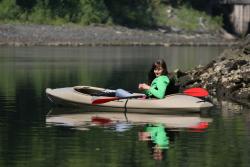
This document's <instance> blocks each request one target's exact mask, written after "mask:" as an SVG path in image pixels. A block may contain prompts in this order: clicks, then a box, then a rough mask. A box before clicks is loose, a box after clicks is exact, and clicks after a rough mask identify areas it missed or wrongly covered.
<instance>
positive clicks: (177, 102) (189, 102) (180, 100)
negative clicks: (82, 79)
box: [46, 86, 213, 113]
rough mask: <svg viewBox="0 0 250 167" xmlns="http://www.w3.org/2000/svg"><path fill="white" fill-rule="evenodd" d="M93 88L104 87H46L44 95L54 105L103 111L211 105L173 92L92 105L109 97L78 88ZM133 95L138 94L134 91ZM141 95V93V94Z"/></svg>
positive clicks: (198, 108) (186, 108) (204, 107)
mask: <svg viewBox="0 0 250 167" xmlns="http://www.w3.org/2000/svg"><path fill="white" fill-rule="evenodd" d="M85 89H86V90H94V91H103V90H105V89H103V88H98V87H90V86H76V87H66V88H57V89H51V88H47V89H46V95H47V97H48V98H49V100H50V101H52V102H53V103H54V104H56V105H62V106H71V107H87V108H92V109H95V108H98V109H100V110H103V111H109V110H110V111H114V110H117V111H118V110H119V109H120V110H124V108H125V106H126V109H127V112H143V113H166V112H170V111H175V112H176V111H179V112H181V111H184V112H188V111H189V112H199V111H201V110H207V109H209V108H211V107H212V106H213V104H211V103H210V102H207V101H204V100H202V99H200V98H197V97H192V96H188V95H184V94H173V95H169V96H166V97H165V98H164V99H142V98H137V99H120V100H115V101H110V102H107V103H102V104H98V105H92V101H93V99H96V98H109V97H106V96H93V95H90V94H87V93H82V92H80V91H79V90H85ZM134 95H140V94H138V93H135V94H134ZM141 95H142V94H141Z"/></svg>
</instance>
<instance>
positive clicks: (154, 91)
mask: <svg viewBox="0 0 250 167" xmlns="http://www.w3.org/2000/svg"><path fill="white" fill-rule="evenodd" d="M168 84H169V79H168V78H166V77H161V78H158V79H157V81H156V82H155V83H154V84H153V85H152V86H151V87H150V88H149V89H148V90H147V91H146V94H147V95H153V96H155V97H156V98H159V99H162V98H164V97H165V92H166V89H167V86H168Z"/></svg>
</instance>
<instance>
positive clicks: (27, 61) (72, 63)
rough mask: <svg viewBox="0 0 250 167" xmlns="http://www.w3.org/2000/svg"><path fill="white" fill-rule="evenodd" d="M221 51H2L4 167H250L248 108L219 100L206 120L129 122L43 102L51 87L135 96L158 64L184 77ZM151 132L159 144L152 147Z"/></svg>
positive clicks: (0, 155)
mask: <svg viewBox="0 0 250 167" xmlns="http://www.w3.org/2000/svg"><path fill="white" fill-rule="evenodd" d="M223 49H224V48H223V47H138V46H136V47H0V71H1V79H0V166H18V167H19V166H21V167H22V166H25V167H26V166H46V167H48V166H51V167H52V166H53V167H54V166H60V167H64V166H65V167H68V166H73V167H74V166H76V167H78V166H91V167H92V166H143V167H144V166H218V167H219V166H249V165H250V159H249V157H250V114H249V113H250V109H249V108H246V107H244V106H241V105H238V104H235V103H231V102H228V101H218V100H216V99H214V103H215V104H216V105H215V107H214V108H213V109H211V110H210V111H209V112H206V113H202V114H195V115H194V114H192V115H169V116H168V115H166V116H157V115H147V114H142V115H135V114H128V115H127V119H126V118H125V116H124V115H123V113H97V112H95V111H93V112H84V111H85V109H84V108H81V109H69V108H55V107H53V106H52V105H51V104H50V102H49V101H48V99H47V98H46V96H45V89H46V88H47V87H50V88H58V87H67V86H75V85H91V86H98V87H106V88H110V89H116V88H124V89H127V90H131V91H136V90H137V85H138V83H140V82H145V81H146V80H147V72H148V70H149V68H150V66H151V63H152V62H153V61H154V60H155V59H158V58H163V59H165V60H166V61H167V65H168V69H169V71H173V70H175V69H180V70H183V71H185V70H188V69H191V68H193V67H195V66H197V65H205V64H207V63H208V62H210V61H211V60H212V59H213V58H215V57H217V56H219V54H220V53H221V52H222V51H223ZM160 117H161V119H160ZM158 120H161V121H158ZM198 125H200V126H198ZM150 129H151V130H152V129H153V130H154V132H156V131H157V134H158V133H159V134H160V136H161V139H159V140H154V141H150V140H148V138H147V136H146V135H148V133H149V130H150Z"/></svg>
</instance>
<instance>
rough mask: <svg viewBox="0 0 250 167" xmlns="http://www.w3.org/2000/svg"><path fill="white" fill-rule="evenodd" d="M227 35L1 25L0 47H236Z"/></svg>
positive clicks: (109, 28)
mask: <svg viewBox="0 0 250 167" xmlns="http://www.w3.org/2000/svg"><path fill="white" fill-rule="evenodd" d="M236 44H237V41H236V40H233V39H226V38H225V34H224V33H214V34H212V33H207V32H193V33H184V32H182V31H179V30H170V29H158V30H139V29H129V28H125V27H119V26H114V27H108V26H86V27H81V26H74V25H70V26H51V25H22V24H20V25H16V24H15V25H14V24H3V25H0V45H13V46H32V45H47V46H60V45H68V46H82V45H162V46H172V45H190V46H199V45H205V46H206V45H207V46H211V45H236Z"/></svg>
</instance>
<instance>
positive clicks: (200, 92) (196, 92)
mask: <svg viewBox="0 0 250 167" xmlns="http://www.w3.org/2000/svg"><path fill="white" fill-rule="evenodd" d="M183 93H184V94H186V95H189V96H194V97H206V96H208V91H207V90H206V89H204V88H189V89H186V90H184V91H183Z"/></svg>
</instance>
